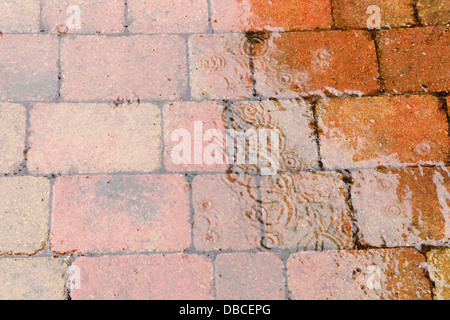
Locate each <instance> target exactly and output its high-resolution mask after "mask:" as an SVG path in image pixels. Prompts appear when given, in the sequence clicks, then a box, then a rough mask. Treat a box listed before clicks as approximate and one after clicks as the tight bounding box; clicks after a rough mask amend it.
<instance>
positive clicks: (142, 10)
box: [127, 0, 208, 33]
mask: <svg viewBox="0 0 450 320" xmlns="http://www.w3.org/2000/svg"><path fill="white" fill-rule="evenodd" d="M127 3H128V21H129V28H128V30H130V32H141V33H196V32H198V33H201V32H207V31H208V3H207V1H206V0H188V1H186V0H172V1H167V2H166V1H158V0H128V1H127Z"/></svg>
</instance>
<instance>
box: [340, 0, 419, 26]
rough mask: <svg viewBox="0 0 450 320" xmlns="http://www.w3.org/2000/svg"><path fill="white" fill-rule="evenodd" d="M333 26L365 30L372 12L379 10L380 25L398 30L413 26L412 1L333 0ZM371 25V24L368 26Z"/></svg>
mask: <svg viewBox="0 0 450 320" xmlns="http://www.w3.org/2000/svg"><path fill="white" fill-rule="evenodd" d="M332 3H333V16H334V21H335V26H336V27H337V28H344V29H366V28H368V20H369V19H370V18H371V15H372V13H373V10H371V11H369V12H370V13H367V12H368V8H369V7H370V6H378V7H379V8H380V18H381V20H380V25H381V27H387V28H390V27H392V28H398V27H405V26H413V25H415V20H414V9H413V1H412V0H387V1H386V0H333V1H332ZM370 25H371V24H370Z"/></svg>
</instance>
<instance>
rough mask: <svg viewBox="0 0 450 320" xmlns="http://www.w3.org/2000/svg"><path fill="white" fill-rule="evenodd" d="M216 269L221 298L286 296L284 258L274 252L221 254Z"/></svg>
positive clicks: (218, 294) (279, 297) (243, 298)
mask: <svg viewBox="0 0 450 320" xmlns="http://www.w3.org/2000/svg"><path fill="white" fill-rule="evenodd" d="M215 273H216V293H217V299H219V300H282V299H284V296H285V292H284V276H283V262H282V261H281V259H280V258H279V257H278V256H277V255H276V254H274V253H256V254H252V253H229V254H221V255H219V256H218V257H217V259H216V261H215Z"/></svg>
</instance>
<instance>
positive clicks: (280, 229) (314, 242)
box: [261, 173, 353, 250]
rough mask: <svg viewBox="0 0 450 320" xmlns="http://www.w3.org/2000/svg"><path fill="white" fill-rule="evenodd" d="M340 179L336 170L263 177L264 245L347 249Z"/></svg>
mask: <svg viewBox="0 0 450 320" xmlns="http://www.w3.org/2000/svg"><path fill="white" fill-rule="evenodd" d="M341 178H342V177H341V176H340V175H338V174H336V173H301V174H291V173H283V174H279V175H277V176H274V177H269V178H263V180H262V182H261V199H262V221H263V223H264V225H265V234H264V235H265V246H266V247H279V248H291V249H293V248H302V249H307V250H321V249H347V248H351V247H352V246H353V241H352V226H351V218H350V211H349V208H348V206H347V203H346V201H345V185H344V182H343V181H342V180H341Z"/></svg>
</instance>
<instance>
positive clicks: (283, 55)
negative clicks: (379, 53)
mask: <svg viewBox="0 0 450 320" xmlns="http://www.w3.org/2000/svg"><path fill="white" fill-rule="evenodd" d="M254 41H256V42H258V41H260V43H256V44H255V45H254V48H253V52H254V67H255V78H256V90H257V91H258V92H259V93H260V94H262V95H263V96H265V97H279V98H282V97H289V98H292V97H298V96H316V95H319V96H323V95H325V94H331V95H341V94H343V93H347V94H359V95H365V94H371V93H376V92H377V91H378V88H379V81H378V76H379V75H378V66H377V58H376V52H375V45H374V43H373V41H372V40H371V38H370V35H369V33H368V32H364V31H351V32H350V31H329V32H315V33H282V34H278V35H276V36H275V35H273V36H272V37H270V38H269V39H266V40H264V41H263V39H259V40H257V39H255V40H254Z"/></svg>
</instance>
